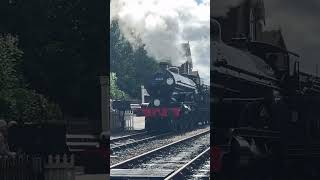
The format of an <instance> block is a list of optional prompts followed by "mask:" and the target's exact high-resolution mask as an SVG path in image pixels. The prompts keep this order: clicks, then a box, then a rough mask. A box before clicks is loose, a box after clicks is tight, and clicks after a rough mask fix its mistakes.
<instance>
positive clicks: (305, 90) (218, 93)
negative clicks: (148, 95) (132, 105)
mask: <svg viewBox="0 0 320 180" xmlns="http://www.w3.org/2000/svg"><path fill="white" fill-rule="evenodd" d="M211 29H212V30H213V33H212V35H213V41H212V43H211V44H212V45H211V47H212V49H211V57H212V61H211V63H212V64H211V91H212V92H211V93H212V94H213V98H212V99H211V127H212V133H213V134H212V136H211V138H212V139H211V146H212V148H211V151H212V159H211V160H212V161H211V162H212V164H211V168H212V169H211V172H213V176H214V178H215V179H237V180H239V179H257V180H258V179H259V180H263V179H299V178H301V177H308V178H309V179H312V178H314V179H318V178H319V173H318V172H319V168H320V166H319V163H318V161H319V158H320V143H319V142H320V141H319V140H320V118H319V117H320V116H319V115H320V111H319V110H318V109H317V107H319V105H320V86H319V85H320V78H319V77H317V76H314V75H311V74H308V73H303V72H301V71H300V69H299V61H297V60H295V59H298V58H299V56H298V55H297V54H295V53H292V52H289V51H287V50H285V49H281V48H279V47H276V46H273V45H270V44H266V43H262V42H254V41H249V40H248V39H246V38H234V39H233V41H232V43H230V44H228V45H227V44H225V43H223V42H222V41H221V29H220V25H219V23H218V22H217V21H215V20H212V22H211Z"/></svg>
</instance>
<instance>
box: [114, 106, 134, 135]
mask: <svg viewBox="0 0 320 180" xmlns="http://www.w3.org/2000/svg"><path fill="white" fill-rule="evenodd" d="M122 116H123V112H119V111H112V112H110V127H111V130H113V131H117V130H133V127H134V121H133V120H134V117H135V116H136V115H135V114H133V111H131V110H129V111H125V113H124V118H123V117H122ZM122 118H123V119H124V121H123V119H122Z"/></svg>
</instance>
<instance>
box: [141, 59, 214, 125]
mask: <svg viewBox="0 0 320 180" xmlns="http://www.w3.org/2000/svg"><path fill="white" fill-rule="evenodd" d="M160 66H161V69H160V71H158V72H156V73H155V74H154V75H153V76H152V77H151V78H150V80H149V82H148V83H147V84H146V86H145V87H146V89H147V91H148V93H149V94H150V97H151V102H150V103H149V105H148V107H145V108H143V109H142V111H143V113H144V115H145V118H146V119H145V126H146V129H152V130H175V131H178V130H186V129H190V128H193V127H195V126H196V125H197V124H198V123H202V124H205V123H208V122H209V108H208V107H209V94H208V86H206V85H204V84H202V83H201V81H200V78H199V77H197V76H194V75H191V74H180V73H179V69H178V68H177V67H173V66H170V65H169V64H168V63H166V62H162V63H160Z"/></svg>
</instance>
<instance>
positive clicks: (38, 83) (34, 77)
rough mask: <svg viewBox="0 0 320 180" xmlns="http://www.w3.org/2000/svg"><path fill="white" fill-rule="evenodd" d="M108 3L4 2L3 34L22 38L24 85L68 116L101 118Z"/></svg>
mask: <svg viewBox="0 0 320 180" xmlns="http://www.w3.org/2000/svg"><path fill="white" fill-rule="evenodd" d="M107 3H108V2H105V1H86V0H70V1H64V0H30V1H18V0H17V1H15V0H13V1H5V2H4V1H1V3H0V33H10V34H13V35H15V36H17V37H18V38H19V49H21V51H23V62H22V64H21V69H22V74H23V77H24V81H25V82H26V83H27V84H28V85H29V86H30V89H34V90H35V91H36V92H37V93H39V94H42V95H43V96H45V97H48V100H50V101H54V102H56V103H57V104H59V106H60V108H61V109H62V112H63V114H64V115H72V116H81V117H89V119H96V120H97V119H99V116H100V84H99V75H101V74H102V73H103V72H106V71H107V51H106V48H107V47H106V45H107V33H106V32H107V28H106V27H107V25H108V23H107V21H108V18H107V15H106V11H107V10H106V9H107Z"/></svg>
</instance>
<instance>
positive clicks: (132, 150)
mask: <svg viewBox="0 0 320 180" xmlns="http://www.w3.org/2000/svg"><path fill="white" fill-rule="evenodd" d="M208 129H210V127H206V128H202V129H197V130H193V131H190V132H186V133H184V134H180V135H174V136H169V137H163V138H160V139H155V140H153V141H151V142H146V143H142V144H137V145H136V146H133V147H128V148H126V149H121V150H119V151H117V152H113V153H112V154H111V156H110V165H114V164H117V163H119V162H121V161H124V160H127V159H130V158H132V157H135V156H137V155H140V154H142V153H145V152H148V151H151V150H153V149H156V148H159V147H161V146H164V145H167V144H170V143H172V142H175V141H178V140H181V139H183V138H186V137H188V136H191V135H195V134H198V133H200V132H203V131H206V130H208ZM208 141H209V139H208ZM208 144H209V143H208Z"/></svg>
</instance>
